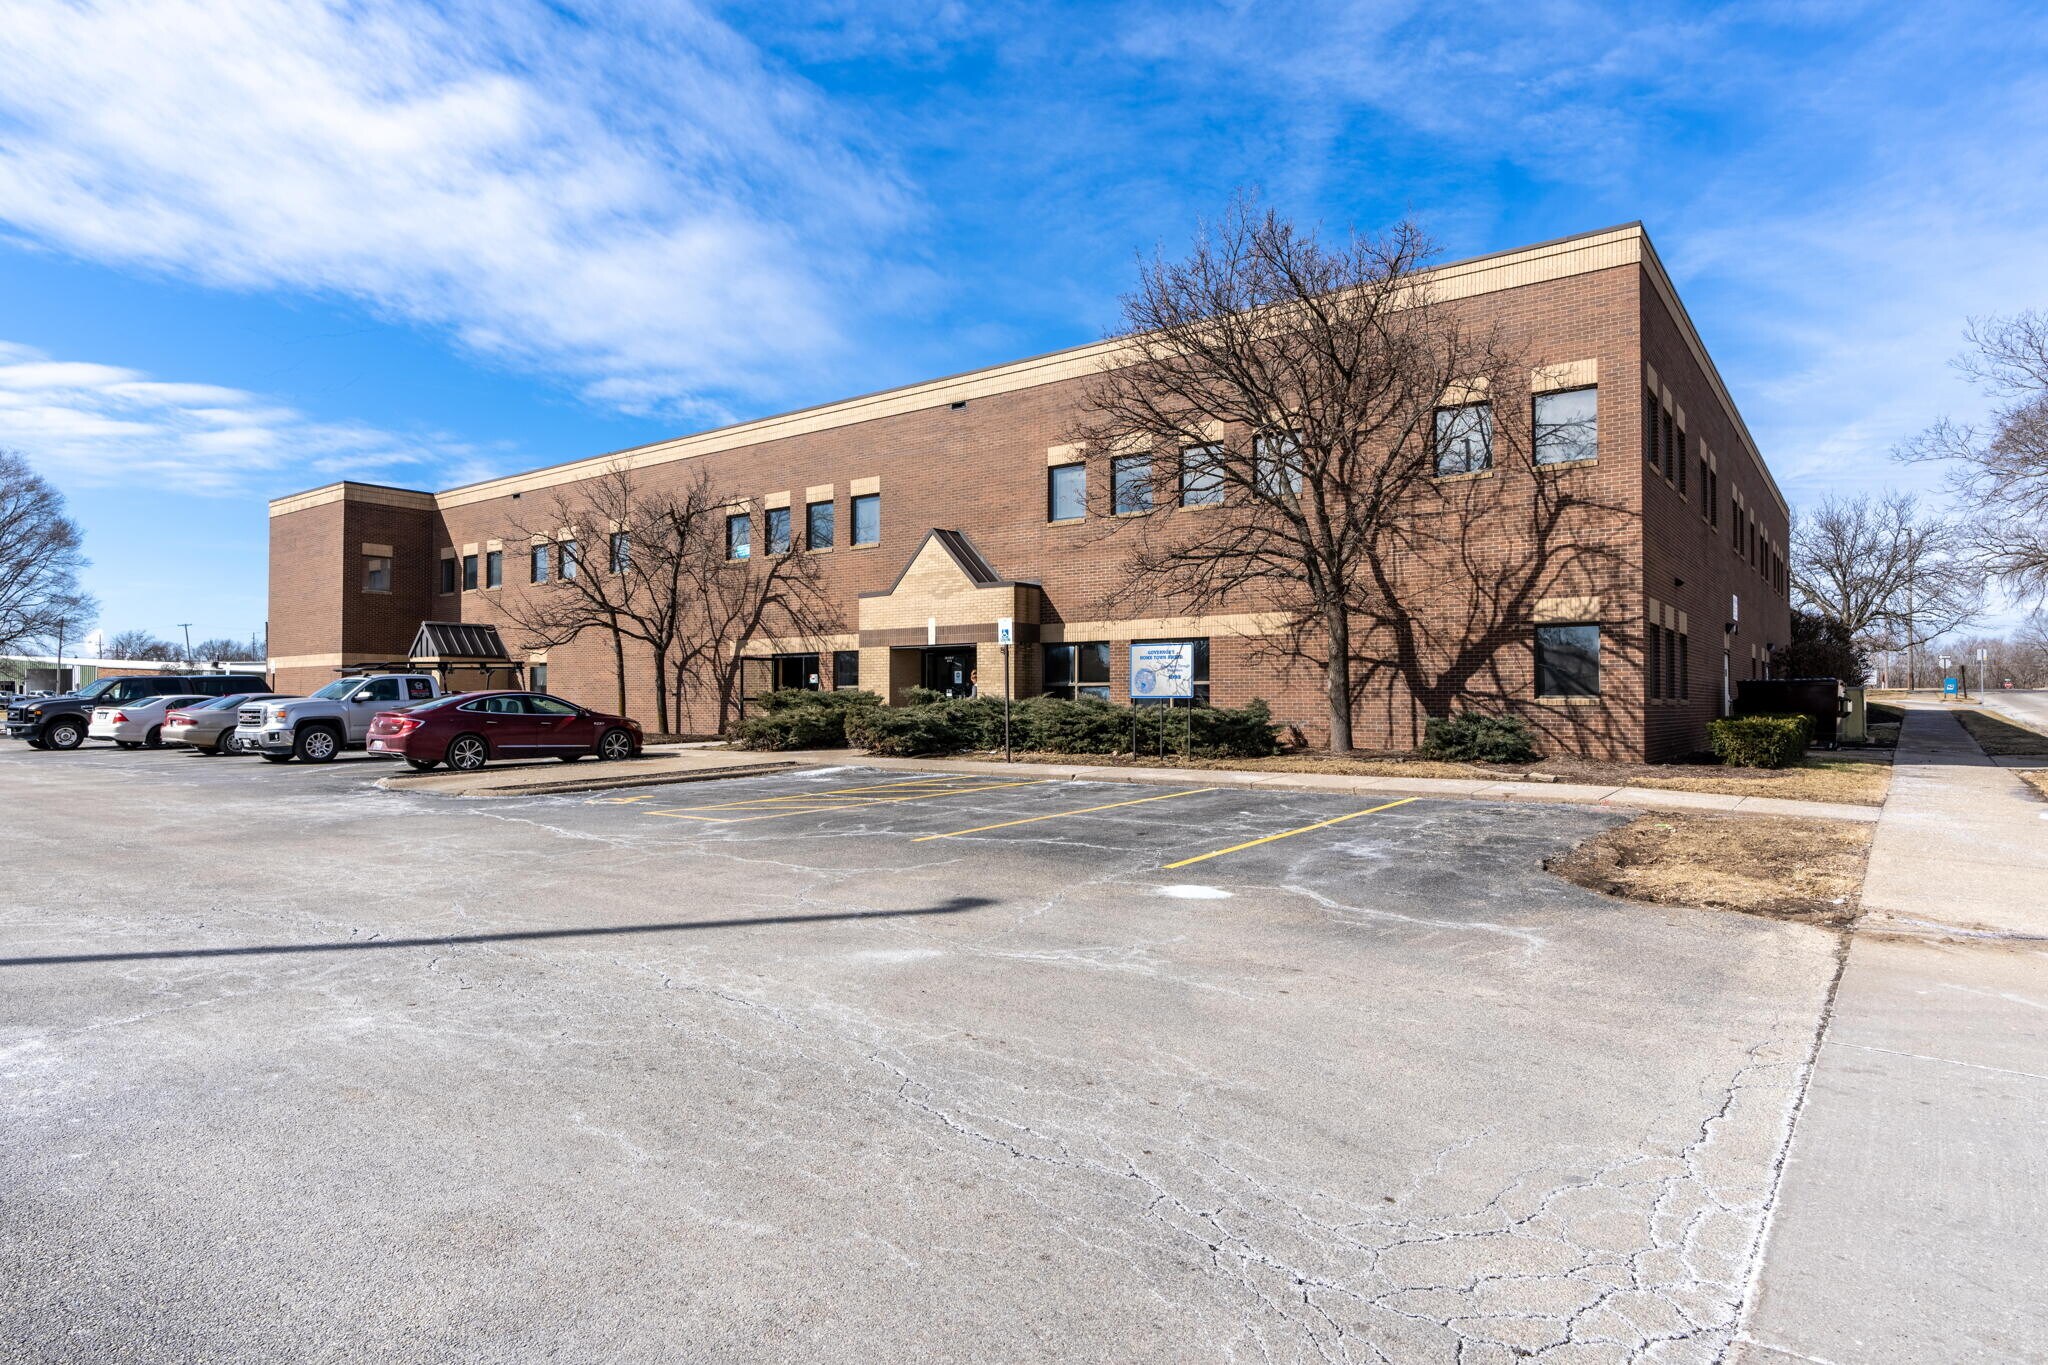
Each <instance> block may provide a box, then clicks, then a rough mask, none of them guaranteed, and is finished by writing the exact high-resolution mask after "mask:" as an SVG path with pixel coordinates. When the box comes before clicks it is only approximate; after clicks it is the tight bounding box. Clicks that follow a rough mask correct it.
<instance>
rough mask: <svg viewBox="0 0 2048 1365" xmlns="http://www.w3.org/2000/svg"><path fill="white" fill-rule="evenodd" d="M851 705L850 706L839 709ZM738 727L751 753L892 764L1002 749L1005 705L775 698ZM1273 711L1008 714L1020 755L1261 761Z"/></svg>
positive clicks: (1081, 709) (1042, 709)
mask: <svg viewBox="0 0 2048 1365" xmlns="http://www.w3.org/2000/svg"><path fill="white" fill-rule="evenodd" d="M841 699H844V700H841ZM754 705H755V708H756V712H755V714H753V715H750V716H749V717H748V718H747V719H746V720H744V721H742V722H741V723H740V724H739V725H737V726H735V727H734V728H733V732H732V736H731V738H732V740H733V742H734V743H736V744H738V745H739V746H740V747H742V748H747V749H801V748H831V747H837V746H839V745H851V746H853V747H854V748H859V749H866V750H867V751H868V752H869V753H873V754H881V755H885V756H891V757H913V756H916V755H920V754H951V753H964V752H968V751H973V750H986V749H1000V748H1002V747H1003V703H1002V700H1001V699H1000V698H995V697H969V698H949V697H945V696H942V695H940V694H938V693H936V692H927V691H925V690H924V689H922V688H917V689H913V690H912V691H911V693H910V694H909V696H908V698H907V699H906V704H905V705H903V706H883V705H881V704H880V699H879V698H877V697H876V696H875V695H874V694H873V693H872V692H851V693H849V692H774V693H769V694H767V695H766V696H763V697H759V698H756V699H755V703H754ZM1277 729H1278V727H1276V726H1275V725H1274V724H1273V714H1272V712H1271V711H1270V710H1269V709H1268V708H1267V706H1266V703H1264V702H1262V701H1254V702H1252V703H1251V704H1250V705H1249V706H1241V707H1220V706H1197V707H1192V708H1187V707H1175V708H1172V709H1170V710H1169V709H1168V708H1165V707H1158V706H1116V705H1112V704H1111V703H1109V702H1105V701H1094V700H1083V701H1066V700H1064V699H1062V698H1059V697H1027V698H1025V699H1024V700H1022V701H1018V702H1015V703H1013V704H1012V705H1011V707H1010V744H1011V747H1012V748H1015V749H1021V750H1033V751H1037V752H1042V753H1055V754H1118V753H1126V754H1127V753H1130V752H1132V751H1133V749H1134V748H1135V750H1136V752H1137V753H1139V754H1148V753H1152V754H1156V753H1159V752H1161V749H1162V747H1163V748H1164V750H1165V752H1167V753H1186V754H1192V755H1194V756H1196V757H1199V758H1263V757H1265V756H1267V755H1268V754H1271V753H1273V752H1274V751H1275V750H1276V749H1277V748H1278V747H1279V744H1278V742H1277V740H1276V738H1275V735H1276V732H1277Z"/></svg>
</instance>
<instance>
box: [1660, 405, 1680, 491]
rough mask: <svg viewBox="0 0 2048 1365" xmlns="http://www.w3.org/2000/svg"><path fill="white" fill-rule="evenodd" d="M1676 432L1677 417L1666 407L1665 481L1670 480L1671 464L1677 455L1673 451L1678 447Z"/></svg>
mask: <svg viewBox="0 0 2048 1365" xmlns="http://www.w3.org/2000/svg"><path fill="white" fill-rule="evenodd" d="M1677 433H1678V419H1677V418H1675V417H1673V416H1672V415H1671V409H1669V408H1666V409H1664V436H1663V451H1664V478H1665V480H1666V481H1667V482H1669V481H1671V466H1672V463H1673V462H1674V461H1675V460H1676V459H1677V455H1676V453H1675V452H1676V451H1677V449H1678V435H1677Z"/></svg>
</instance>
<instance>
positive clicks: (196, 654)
mask: <svg viewBox="0 0 2048 1365" xmlns="http://www.w3.org/2000/svg"><path fill="white" fill-rule="evenodd" d="M248 649H249V642H248V641H247V640H230V639H228V638H227V637H225V636H216V637H215V638H213V639H211V640H201V641H200V642H199V643H198V644H196V645H194V646H192V657H191V658H190V659H189V660H187V662H188V663H195V664H201V663H205V664H210V663H215V662H219V661H226V660H231V659H260V658H262V657H263V656H262V655H260V654H250V653H249V652H248Z"/></svg>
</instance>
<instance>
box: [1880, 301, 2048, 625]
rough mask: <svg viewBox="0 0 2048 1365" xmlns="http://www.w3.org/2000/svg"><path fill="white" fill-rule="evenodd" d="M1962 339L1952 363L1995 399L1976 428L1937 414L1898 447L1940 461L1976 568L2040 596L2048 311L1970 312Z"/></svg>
mask: <svg viewBox="0 0 2048 1365" xmlns="http://www.w3.org/2000/svg"><path fill="white" fill-rule="evenodd" d="M1964 337H1965V338H1966V339H1967V340H1968V341H1969V343H1970V348H1971V349H1970V350H1969V351H1967V352H1965V353H1964V354H1963V355H1962V356H1960V357H1958V358H1957V360H1956V361H1955V366H1956V368H1957V369H1958V370H1960V371H1961V372H1962V373H1963V374H1965V375H1967V376H1968V377H1969V378H1970V379H1972V380H1974V381H1975V382H1976V383H1977V384H1978V386H1979V387H1981V388H1982V389H1983V390H1984V391H1985V392H1986V393H1988V394H1990V395H1991V396H1992V397H1993V398H1994V399H1995V400H1997V401H1998V406H1997V407H1996V408H1994V409H1993V411H1992V413H1991V417H1990V420H1989V421H1988V422H1987V423H1984V424H1981V425H1979V424H1976V423H1968V422H1956V421H1953V420H1951V419H1949V418H1943V419H1942V420H1941V421H1939V422H1937V423H1935V424H1934V425H1933V426H1932V427H1929V428H1928V429H1927V430H1926V431H1924V432H1922V433H1921V434H1920V435H1919V436H1918V437H1916V438H1914V439H1913V440H1912V441H1910V442H1908V443H1907V444H1906V445H1904V446H1902V447H1900V449H1899V451H1898V454H1899V455H1900V457H1901V458H1903V459H1907V460H1912V461H1938V462H1942V463H1945V464H1947V465H1948V469H1949V487H1950V490H1951V491H1952V492H1954V493H1955V494H1956V496H1957V499H1958V501H1959V502H1960V503H1961V504H1962V506H1963V507H1964V508H1966V509H1967V510H1968V513H1969V518H1968V521H1967V523H1966V525H1965V530H1966V532H1967V534H1968V536H1969V546H1970V549H1971V552H1972V554H1973V556H1974V558H1975V559H1976V561H1977V563H1978V564H1979V566H1980V567H1981V568H1982V569H1983V570H1984V572H1985V573H1986V574H1988V575H1990V576H1991V577H1993V578H1996V579H1998V580H2000V581H2001V582H2002V583H2004V584H2005V585H2006V586H2007V587H2009V588H2011V589H2012V591H2013V592H2014V593H2015V594H2017V595H2019V596H2023V597H2031V598H2033V599H2035V600H2036V601H2048V313H2040V312H2032V311H2029V312H2025V313H2021V314H2019V315H2018V316H2017V317H2010V318H1986V319H1975V318H1973V319H1971V321H1970V325H1969V328H1968V330H1967V331H1965V333H1964Z"/></svg>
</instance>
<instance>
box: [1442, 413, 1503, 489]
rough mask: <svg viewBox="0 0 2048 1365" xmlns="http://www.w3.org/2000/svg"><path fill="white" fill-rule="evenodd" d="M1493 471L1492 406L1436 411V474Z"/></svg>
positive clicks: (1446, 476) (1448, 474) (1443, 476)
mask: <svg viewBox="0 0 2048 1365" xmlns="http://www.w3.org/2000/svg"><path fill="white" fill-rule="evenodd" d="M1492 467H1493V404H1491V403H1460V404H1459V405H1458V406H1457V407H1454V408H1438V409H1437V410H1436V472H1437V477H1439V478H1448V477H1449V476H1451V475H1453V474H1477V473H1478V472H1479V471H1480V470H1482V469H1491V468H1492Z"/></svg>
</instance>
